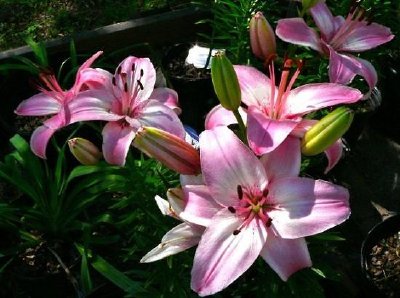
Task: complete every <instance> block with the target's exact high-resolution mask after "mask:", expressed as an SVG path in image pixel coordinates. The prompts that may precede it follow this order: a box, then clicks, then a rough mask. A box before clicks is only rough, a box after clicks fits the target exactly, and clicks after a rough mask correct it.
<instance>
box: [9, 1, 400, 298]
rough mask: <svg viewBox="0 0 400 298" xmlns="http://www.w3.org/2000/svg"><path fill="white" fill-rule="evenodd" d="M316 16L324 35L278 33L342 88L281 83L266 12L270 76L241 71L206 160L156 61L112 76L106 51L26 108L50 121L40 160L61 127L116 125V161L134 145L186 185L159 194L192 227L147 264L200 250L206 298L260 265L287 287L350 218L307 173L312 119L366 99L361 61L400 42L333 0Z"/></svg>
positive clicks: (199, 281)
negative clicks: (162, 83)
mask: <svg viewBox="0 0 400 298" xmlns="http://www.w3.org/2000/svg"><path fill="white" fill-rule="evenodd" d="M310 12H311V15H312V17H313V19H314V21H315V24H316V25H317V27H318V28H319V32H320V34H318V33H317V31H315V29H313V28H310V27H309V26H308V25H307V24H306V23H305V21H304V20H303V19H302V18H292V19H283V20H280V21H279V22H278V26H277V28H276V34H277V35H278V37H280V38H281V39H282V40H284V41H288V42H291V43H294V44H298V45H302V46H307V47H310V48H312V49H314V50H317V51H318V52H320V53H321V54H323V55H327V56H329V58H330V65H329V77H330V81H331V82H329V83H312V84H306V85H302V86H298V87H295V82H296V79H297V78H298V76H299V74H300V71H301V68H302V66H303V65H302V62H301V61H298V60H295V59H285V60H284V61H283V68H282V69H283V70H282V71H281V74H280V80H279V83H278V82H277V79H276V76H275V69H274V62H273V61H274V59H275V57H276V53H275V51H276V42H275V35H274V32H273V30H272V27H271V26H270V25H269V24H268V23H267V22H266V19H265V18H264V16H263V15H262V13H260V12H259V13H257V14H256V15H255V16H254V18H253V19H252V21H251V23H250V38H251V46H252V49H253V52H254V54H255V55H256V56H257V57H258V58H260V59H263V62H265V64H264V65H265V66H266V67H267V71H266V72H267V73H268V75H267V74H265V73H264V72H262V71H260V70H258V69H256V68H254V67H251V66H248V65H235V66H234V72H235V74H236V76H237V79H238V83H239V87H240V93H241V97H240V98H241V105H240V107H239V109H238V110H236V111H235V113H232V111H231V110H228V109H226V108H224V107H222V105H218V106H216V107H215V108H213V109H212V110H211V111H210V112H209V114H208V115H207V118H206V121H205V128H206V130H205V131H203V132H202V133H201V134H200V140H199V148H200V149H199V152H198V151H196V149H194V148H193V147H192V145H190V144H188V143H186V142H185V141H183V140H184V139H185V130H184V128H183V125H182V123H181V122H180V120H179V118H178V113H179V111H180V109H179V107H178V95H177V94H176V92H175V91H173V90H171V89H168V88H154V85H155V80H156V72H155V69H154V67H153V65H152V63H151V62H150V61H149V59H147V58H137V57H128V58H126V59H125V60H124V61H122V62H121V64H120V65H119V66H118V67H117V69H116V71H115V73H114V74H111V73H109V72H107V71H105V70H103V69H99V68H91V67H90V66H91V64H92V63H93V62H94V60H95V59H96V58H97V57H98V56H99V55H100V54H101V52H98V53H96V54H95V55H93V56H92V57H91V58H90V59H89V60H87V61H86V62H85V63H84V64H83V65H82V66H81V67H80V68H79V70H78V73H77V76H76V81H75V83H74V85H73V87H72V88H71V89H70V90H63V89H62V88H61V87H60V86H59V84H58V83H57V81H56V79H55V78H54V77H53V76H43V77H42V79H43V82H44V83H45V86H46V87H47V88H46V89H44V88H43V89H41V91H42V92H41V93H40V94H37V95H35V96H33V97H31V98H29V99H27V100H25V101H23V102H22V103H21V104H20V105H19V106H18V107H17V109H16V113H17V114H19V115H27V116H44V115H51V117H50V118H49V119H47V120H45V121H44V122H43V125H42V126H40V127H39V128H37V129H36V130H35V132H34V133H33V135H32V138H31V147H32V150H33V152H34V153H35V154H36V155H38V156H40V157H43V158H45V156H46V147H47V144H48V141H49V139H50V138H51V137H52V135H53V134H54V132H55V131H56V130H58V129H60V128H62V127H64V126H67V125H69V124H72V123H76V122H78V121H92V120H102V121H106V122H107V124H106V125H105V126H104V128H103V132H102V135H103V149H102V150H103V155H104V158H105V160H106V161H107V162H109V163H112V164H117V165H124V163H125V159H126V156H127V153H128V150H129V147H130V145H131V143H132V142H134V143H135V146H136V147H138V148H139V149H141V150H143V151H144V152H146V153H147V154H148V155H150V156H152V157H155V158H158V159H159V160H160V161H161V162H164V163H165V164H167V165H168V166H169V167H170V168H172V169H174V170H176V171H177V172H179V173H181V176H180V182H181V186H180V187H179V188H174V189H170V190H168V193H167V196H168V201H166V200H164V199H162V198H161V197H158V196H157V197H156V201H157V204H158V206H159V208H160V209H161V211H162V213H163V214H166V215H170V216H173V217H175V218H176V219H179V220H181V221H182V223H181V224H180V225H178V226H176V227H175V228H173V229H172V230H171V231H169V232H168V233H167V234H166V235H165V236H164V237H163V238H162V240H161V244H160V245H158V246H157V247H155V248H154V249H153V250H151V251H150V252H149V253H148V254H147V255H145V256H144V257H143V258H142V260H141V262H152V261H156V260H159V259H162V258H164V257H166V256H169V255H172V254H176V253H178V252H181V251H183V250H186V249H188V248H190V247H193V246H196V245H197V249H196V253H195V256H194V263H193V269H192V282H191V286H192V289H193V290H194V291H196V292H197V293H198V294H199V295H201V296H205V295H211V294H214V293H216V292H219V291H221V290H223V289H224V288H226V287H227V286H229V285H230V284H231V283H232V282H233V281H235V280H236V279H237V278H238V277H240V276H241V275H242V274H243V273H244V272H245V271H246V270H247V269H248V268H249V267H250V266H251V265H252V264H253V263H254V261H255V260H256V259H257V258H258V256H261V257H262V258H263V259H264V260H265V262H266V263H267V264H268V265H269V266H270V267H271V268H272V269H273V270H274V271H275V272H276V273H277V274H278V275H279V277H280V278H281V279H282V280H287V279H288V278H289V277H290V276H291V275H292V274H293V273H294V272H296V271H298V270H300V269H302V268H306V267H310V266H311V265H312V263H311V258H310V254H309V251H308V248H307V243H306V239H305V237H307V236H310V235H315V234H318V233H321V232H323V231H326V230H328V229H330V228H332V227H334V226H336V225H338V224H340V223H342V222H344V221H345V220H346V219H347V218H348V217H349V216H350V208H349V193H348V191H347V190H346V189H345V188H343V187H341V186H338V185H335V184H333V183H330V182H327V181H322V180H314V179H311V178H304V177H300V176H299V175H300V164H301V149H300V147H301V139H302V138H303V136H304V134H305V133H306V132H307V130H309V129H310V127H311V126H313V125H314V124H315V123H316V122H317V121H316V120H310V119H307V118H305V115H307V114H309V113H310V112H314V111H317V110H320V109H323V108H327V107H331V106H336V105H343V104H352V103H355V102H357V101H359V100H361V99H362V98H363V94H362V93H361V92H360V91H359V90H358V89H355V88H352V87H349V86H346V84H349V83H350V82H351V81H352V80H353V78H354V76H355V75H361V76H362V77H364V79H365V80H366V82H367V83H368V85H369V87H370V88H371V89H372V88H373V87H374V86H375V85H376V82H377V75H376V71H375V70H374V68H373V66H372V64H371V63H369V62H368V61H366V60H363V59H361V58H359V57H356V56H353V55H352V54H350V53H354V52H359V51H364V50H367V49H370V48H373V47H375V46H378V45H380V44H383V43H385V42H387V41H389V40H391V39H392V38H393V35H391V33H390V30H389V29H388V28H386V27H384V26H381V25H378V24H375V23H372V22H369V21H367V20H365V19H364V18H363V17H362V15H361V12H360V9H359V8H358V7H354V8H353V9H352V12H351V13H350V14H349V16H348V17H347V18H346V19H344V18H342V17H333V16H332V14H331V13H330V11H329V9H328V8H327V6H326V4H325V3H324V2H323V1H320V2H318V3H317V4H316V5H315V6H313V7H312V8H311V9H310ZM263 38H264V39H263ZM293 69H294V71H293ZM237 106H239V104H238V105H237ZM237 117H241V118H242V119H243V123H245V130H246V132H247V133H246V134H245V139H242V140H241V139H239V138H238V137H237V136H236V134H235V133H234V132H233V131H232V130H231V129H229V128H228V125H230V124H234V123H238V121H237V120H238V118H237ZM154 128H156V129H154ZM341 152H342V143H341V141H340V138H339V139H338V140H334V142H333V143H332V144H331V146H329V147H328V149H326V151H325V153H326V155H327V157H328V167H327V169H326V171H328V170H330V169H331V168H332V167H333V166H334V165H335V164H337V162H338V161H339V159H340V157H341Z"/></svg>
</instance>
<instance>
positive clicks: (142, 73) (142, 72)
mask: <svg viewBox="0 0 400 298" xmlns="http://www.w3.org/2000/svg"><path fill="white" fill-rule="evenodd" d="M143 75H144V71H143V69H140V77H143Z"/></svg>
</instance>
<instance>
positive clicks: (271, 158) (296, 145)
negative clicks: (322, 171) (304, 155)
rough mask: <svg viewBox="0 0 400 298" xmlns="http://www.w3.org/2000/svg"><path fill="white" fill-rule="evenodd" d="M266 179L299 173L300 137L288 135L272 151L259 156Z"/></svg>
mask: <svg viewBox="0 0 400 298" xmlns="http://www.w3.org/2000/svg"><path fill="white" fill-rule="evenodd" d="M261 162H262V164H263V165H264V168H265V172H266V173H267V177H268V181H270V182H271V181H273V180H275V179H279V178H282V177H290V176H295V177H297V176H298V175H299V173H300V164H301V154H300V139H298V138H296V137H291V136H288V137H287V138H286V140H285V141H283V142H282V143H281V144H280V145H279V146H278V147H277V148H276V149H275V150H274V151H272V152H270V153H267V154H265V155H263V156H262V157H261Z"/></svg>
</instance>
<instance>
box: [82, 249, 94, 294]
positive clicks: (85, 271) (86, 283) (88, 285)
mask: <svg viewBox="0 0 400 298" xmlns="http://www.w3.org/2000/svg"><path fill="white" fill-rule="evenodd" d="M80 280H81V284H82V288H83V291H84V292H85V293H89V292H90V291H91V290H92V289H93V283H92V279H91V278H90V271H89V266H88V259H87V255H86V253H85V252H84V253H83V254H82V262H81V278H80Z"/></svg>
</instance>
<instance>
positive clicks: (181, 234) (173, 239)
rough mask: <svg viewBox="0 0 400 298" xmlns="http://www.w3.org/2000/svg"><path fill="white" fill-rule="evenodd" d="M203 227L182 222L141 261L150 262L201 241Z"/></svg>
mask: <svg viewBox="0 0 400 298" xmlns="http://www.w3.org/2000/svg"><path fill="white" fill-rule="evenodd" d="M203 231H204V228H203V227H199V226H196V225H189V224H187V223H182V224H180V225H178V226H176V227H175V228H173V229H171V230H170V231H169V232H168V233H166V234H165V235H164V236H163V237H162V239H161V243H160V244H159V245H158V246H156V247H155V248H153V249H152V250H151V251H149V252H148V253H147V254H146V255H145V256H144V257H143V258H142V259H141V260H140V263H150V262H154V261H158V260H161V259H164V258H166V257H168V256H171V255H175V254H177V253H180V252H182V251H185V250H187V249H189V248H191V247H193V246H195V245H197V243H199V241H200V237H201V235H202V233H203Z"/></svg>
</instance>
